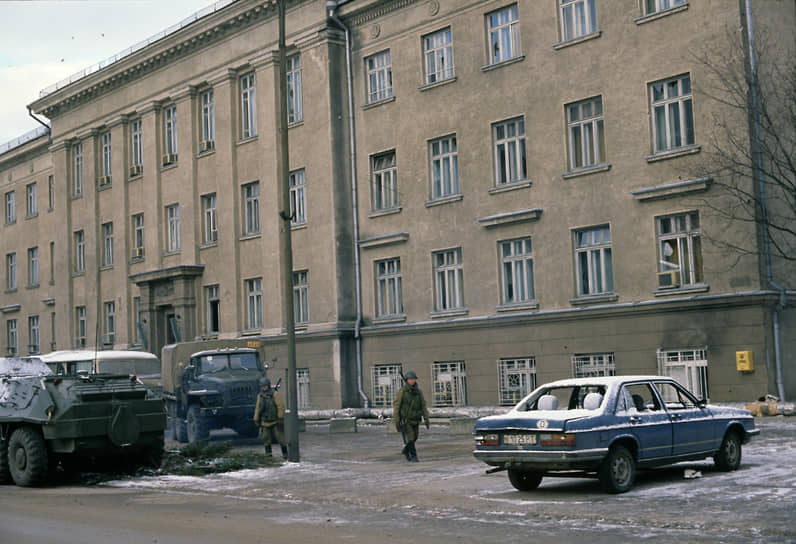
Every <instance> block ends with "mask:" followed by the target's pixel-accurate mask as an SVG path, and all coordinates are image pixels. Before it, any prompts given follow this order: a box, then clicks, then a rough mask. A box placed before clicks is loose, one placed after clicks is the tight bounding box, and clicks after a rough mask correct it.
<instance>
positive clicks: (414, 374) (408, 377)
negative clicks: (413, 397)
mask: <svg viewBox="0 0 796 544" xmlns="http://www.w3.org/2000/svg"><path fill="white" fill-rule="evenodd" d="M405 378H406V379H407V380H408V379H410V378H414V379H417V374H416V373H415V371H414V370H410V371H409V372H407V373H406V375H405Z"/></svg>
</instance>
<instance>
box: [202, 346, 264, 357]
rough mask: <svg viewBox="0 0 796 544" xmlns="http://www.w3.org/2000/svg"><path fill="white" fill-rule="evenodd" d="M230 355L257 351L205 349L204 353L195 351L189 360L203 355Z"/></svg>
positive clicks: (249, 349) (247, 349)
mask: <svg viewBox="0 0 796 544" xmlns="http://www.w3.org/2000/svg"><path fill="white" fill-rule="evenodd" d="M231 353H257V350H256V349H253V348H218V349H206V350H204V351H197V352H196V353H193V354H191V359H193V358H194V357H204V356H205V355H229V354H231Z"/></svg>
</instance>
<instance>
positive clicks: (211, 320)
mask: <svg viewBox="0 0 796 544" xmlns="http://www.w3.org/2000/svg"><path fill="white" fill-rule="evenodd" d="M205 306H206V308H207V327H206V331H207V333H208V334H218V331H219V330H221V329H220V325H221V297H220V296H219V292H218V284H216V285H208V286H207V287H205Z"/></svg>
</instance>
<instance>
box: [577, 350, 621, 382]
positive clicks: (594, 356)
mask: <svg viewBox="0 0 796 544" xmlns="http://www.w3.org/2000/svg"><path fill="white" fill-rule="evenodd" d="M572 376H574V377H575V378H594V377H596V376H616V363H615V362H614V354H613V353H582V354H579V355H573V356H572Z"/></svg>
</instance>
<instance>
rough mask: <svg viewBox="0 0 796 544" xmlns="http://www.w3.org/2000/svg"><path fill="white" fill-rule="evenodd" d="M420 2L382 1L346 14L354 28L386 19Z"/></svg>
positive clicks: (407, 0) (411, 0) (347, 19)
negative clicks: (379, 19)
mask: <svg viewBox="0 0 796 544" xmlns="http://www.w3.org/2000/svg"><path fill="white" fill-rule="evenodd" d="M419 1H420V0H382V1H381V2H379V3H378V4H376V5H375V6H371V7H368V8H365V9H363V10H361V11H355V12H352V13H350V14H346V21H347V22H348V23H349V24H351V25H352V26H362V25H364V24H366V23H368V22H370V21H373V20H374V19H378V18H379V17H384V16H385V15H388V14H389V13H392V12H393V11H397V10H400V9H403V8H405V7H407V6H411V5H412V4H416V3H418V2H419Z"/></svg>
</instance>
